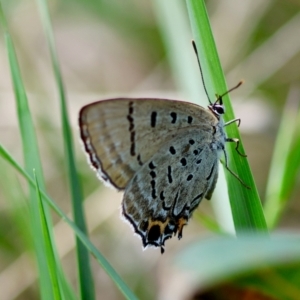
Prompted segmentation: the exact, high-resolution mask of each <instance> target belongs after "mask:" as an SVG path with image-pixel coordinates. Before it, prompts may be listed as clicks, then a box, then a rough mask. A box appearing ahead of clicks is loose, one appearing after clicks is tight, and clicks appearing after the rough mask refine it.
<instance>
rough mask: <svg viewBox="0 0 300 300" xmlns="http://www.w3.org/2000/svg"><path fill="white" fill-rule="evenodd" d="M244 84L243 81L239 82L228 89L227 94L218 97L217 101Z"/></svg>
mask: <svg viewBox="0 0 300 300" xmlns="http://www.w3.org/2000/svg"><path fill="white" fill-rule="evenodd" d="M243 83H244V80H241V81H240V82H239V83H238V84H237V85H236V86H234V87H233V88H231V89H229V90H228V91H227V92H225V93H224V94H223V95H220V96H218V99H220V98H222V97H224V96H225V95H227V94H229V93H230V92H232V91H234V90H236V89H237V88H238V87H240V86H241V85H242V84H243Z"/></svg>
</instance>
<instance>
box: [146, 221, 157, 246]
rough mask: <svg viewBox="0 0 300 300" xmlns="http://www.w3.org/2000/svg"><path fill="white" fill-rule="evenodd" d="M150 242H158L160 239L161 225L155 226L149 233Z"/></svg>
mask: <svg viewBox="0 0 300 300" xmlns="http://www.w3.org/2000/svg"><path fill="white" fill-rule="evenodd" d="M147 237H148V241H149V242H154V241H157V240H158V239H159V237H160V227H159V225H153V226H152V227H151V228H150V230H149V232H148V236H147Z"/></svg>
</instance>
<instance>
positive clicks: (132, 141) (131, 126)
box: [127, 101, 135, 156]
mask: <svg viewBox="0 0 300 300" xmlns="http://www.w3.org/2000/svg"><path fill="white" fill-rule="evenodd" d="M128 105H129V107H128V115H127V120H128V121H129V128H128V129H129V132H130V154H131V156H135V131H134V118H133V112H134V108H133V102H132V101H130V102H129V103H128Z"/></svg>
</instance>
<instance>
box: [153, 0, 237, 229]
mask: <svg viewBox="0 0 300 300" xmlns="http://www.w3.org/2000/svg"><path fill="white" fill-rule="evenodd" d="M154 3H155V6H154V7H155V13H156V15H157V18H158V20H159V25H160V31H161V32H162V35H163V41H164V44H165V47H166V55H167V58H168V61H169V63H170V65H171V67H172V69H173V76H174V79H175V80H176V85H177V86H178V87H179V90H180V92H181V93H182V94H183V97H184V99H185V100H187V101H191V102H195V103H197V104H200V105H202V106H203V107H207V105H208V104H209V102H208V99H207V96H206V94H205V91H204V88H203V86H202V82H201V76H200V72H199V67H198V64H197V58H196V55H195V52H194V50H193V47H192V43H191V29H190V22H189V19H188V15H187V11H186V6H185V3H184V2H179V1H174V2H164V1H161V0H155V1H154ZM226 191H227V184H226V179H225V175H224V170H223V169H220V170H219V178H218V184H217V186H216V188H215V190H214V194H213V199H212V201H210V205H211V206H212V209H213V211H214V215H215V220H216V221H217V222H218V223H219V226H220V227H221V228H222V231H224V232H228V233H233V232H234V225H233V219H232V214H231V209H230V203H229V197H228V194H227V192H226ZM199 210H201V207H200V209H199ZM197 219H198V220H200V218H197ZM202 220H203V219H202ZM201 223H202V224H203V225H204V226H206V225H208V227H207V228H209V229H211V226H210V224H209V223H208V222H201ZM214 230H215V229H214ZM220 230H221V229H220Z"/></svg>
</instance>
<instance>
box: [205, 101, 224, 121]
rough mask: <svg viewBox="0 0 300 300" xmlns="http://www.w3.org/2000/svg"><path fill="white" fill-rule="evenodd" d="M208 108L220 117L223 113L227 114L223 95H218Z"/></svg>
mask: <svg viewBox="0 0 300 300" xmlns="http://www.w3.org/2000/svg"><path fill="white" fill-rule="evenodd" d="M208 108H209V110H210V111H211V112H212V113H213V114H214V115H215V116H216V117H217V118H218V119H219V118H220V116H221V115H223V114H225V106H224V104H223V99H222V96H217V100H216V101H215V102H214V103H212V104H210V105H209V106H208Z"/></svg>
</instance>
